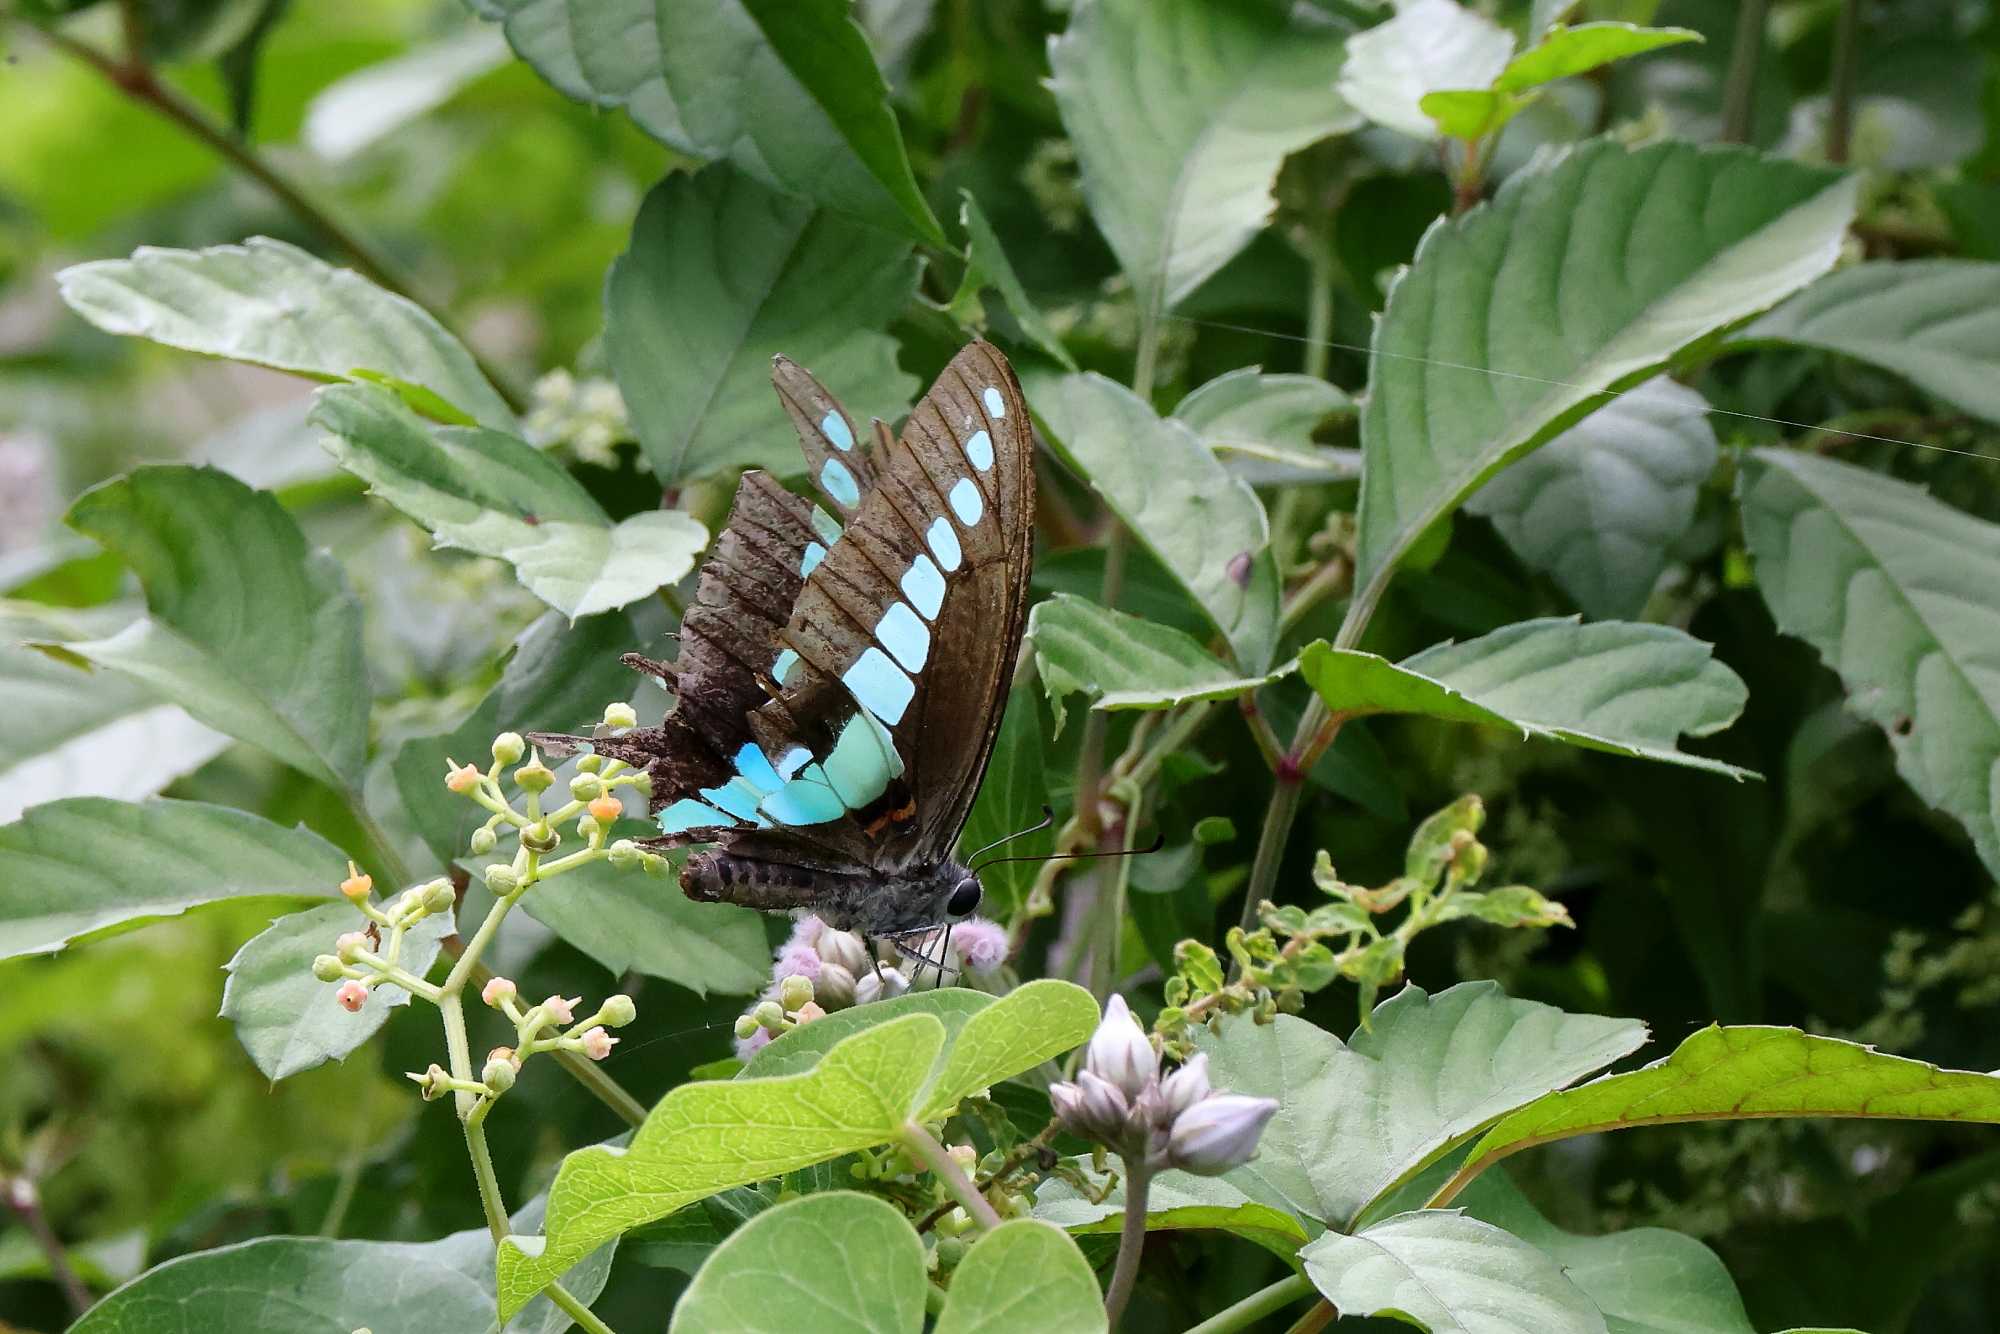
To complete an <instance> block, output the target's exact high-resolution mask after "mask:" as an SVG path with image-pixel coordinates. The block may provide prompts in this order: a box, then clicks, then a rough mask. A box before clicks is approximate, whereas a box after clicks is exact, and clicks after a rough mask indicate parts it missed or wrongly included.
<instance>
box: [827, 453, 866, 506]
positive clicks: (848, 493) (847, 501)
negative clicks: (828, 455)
mask: <svg viewBox="0 0 2000 1334" xmlns="http://www.w3.org/2000/svg"><path fill="white" fill-rule="evenodd" d="M819 485H820V489H821V490H822V491H824V492H826V493H827V494H828V495H830V496H832V497H833V498H834V499H835V500H837V501H839V502H840V503H841V504H843V505H845V506H846V507H847V508H849V509H853V508H854V507H855V506H856V505H859V504H860V503H861V488H860V487H859V486H857V485H856V484H855V481H854V474H853V473H851V472H849V471H848V470H847V465H846V464H845V463H842V462H841V461H840V460H839V459H828V460H827V461H826V463H825V464H824V465H823V466H822V467H821V468H820V470H819Z"/></svg>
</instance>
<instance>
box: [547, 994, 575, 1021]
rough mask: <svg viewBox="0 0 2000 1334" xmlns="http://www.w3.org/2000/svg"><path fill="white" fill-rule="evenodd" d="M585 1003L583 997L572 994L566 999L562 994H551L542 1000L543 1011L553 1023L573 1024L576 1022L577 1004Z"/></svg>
mask: <svg viewBox="0 0 2000 1334" xmlns="http://www.w3.org/2000/svg"><path fill="white" fill-rule="evenodd" d="M581 1004H583V997H581V996H572V997H571V998H570V999H568V1000H564V999H563V998H562V997H561V996H551V997H549V998H548V999H547V1000H545V1001H543V1002H542V1013H543V1014H545V1015H547V1016H548V1020H549V1022H550V1023H552V1024H573V1023H575V1022H576V1010H575V1008H574V1007H575V1006H578V1005H581Z"/></svg>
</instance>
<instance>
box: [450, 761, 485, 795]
mask: <svg viewBox="0 0 2000 1334" xmlns="http://www.w3.org/2000/svg"><path fill="white" fill-rule="evenodd" d="M445 763H446V764H449V765H450V766H451V768H449V769H447V770H446V771H445V775H444V785H445V786H446V787H448V788H450V789H451V790H452V791H453V792H460V793H464V792H470V791H472V790H473V789H474V788H476V787H478V786H479V777H480V775H479V766H478V765H475V764H460V763H458V762H457V761H455V760H446V761H445Z"/></svg>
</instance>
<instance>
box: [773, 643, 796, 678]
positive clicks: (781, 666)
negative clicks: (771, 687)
mask: <svg viewBox="0 0 2000 1334" xmlns="http://www.w3.org/2000/svg"><path fill="white" fill-rule="evenodd" d="M798 665H799V655H798V654H797V653H795V652H793V651H792V650H791V649H786V650H785V651H784V652H783V653H780V654H779V655H778V660H777V661H776V662H773V663H772V664H771V679H772V680H773V681H776V682H777V683H778V684H779V685H783V684H784V683H785V678H786V677H787V676H789V675H791V672H792V668H794V667H796V666H798Z"/></svg>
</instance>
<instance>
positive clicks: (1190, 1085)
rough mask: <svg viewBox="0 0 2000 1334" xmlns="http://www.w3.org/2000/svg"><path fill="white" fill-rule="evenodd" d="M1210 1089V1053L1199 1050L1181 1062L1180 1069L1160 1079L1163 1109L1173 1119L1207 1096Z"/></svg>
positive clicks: (1168, 1117)
mask: <svg viewBox="0 0 2000 1334" xmlns="http://www.w3.org/2000/svg"><path fill="white" fill-rule="evenodd" d="M1210 1091H1211V1090H1210V1089H1209V1087H1208V1053H1207V1052H1205V1051H1198V1052H1196V1053H1195V1054H1194V1055H1192V1056H1190V1057H1188V1058H1187V1060H1185V1061H1183V1062H1181V1068H1180V1069H1178V1070H1176V1071H1174V1072H1173V1073H1172V1074H1170V1075H1168V1076H1167V1077H1166V1078H1165V1079H1163V1080H1161V1081H1160V1105H1161V1109H1162V1111H1163V1112H1164V1114H1165V1115H1166V1117H1167V1119H1169V1120H1172V1119H1174V1118H1176V1117H1178V1116H1179V1115H1180V1114H1181V1113H1182V1112H1185V1111H1186V1110H1187V1109H1188V1108H1190V1107H1192V1106H1194V1105H1195V1104H1196V1103H1198V1102H1200V1101H1201V1100H1202V1099H1203V1098H1206V1097H1207V1096H1208V1095H1209V1093H1210Z"/></svg>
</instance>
